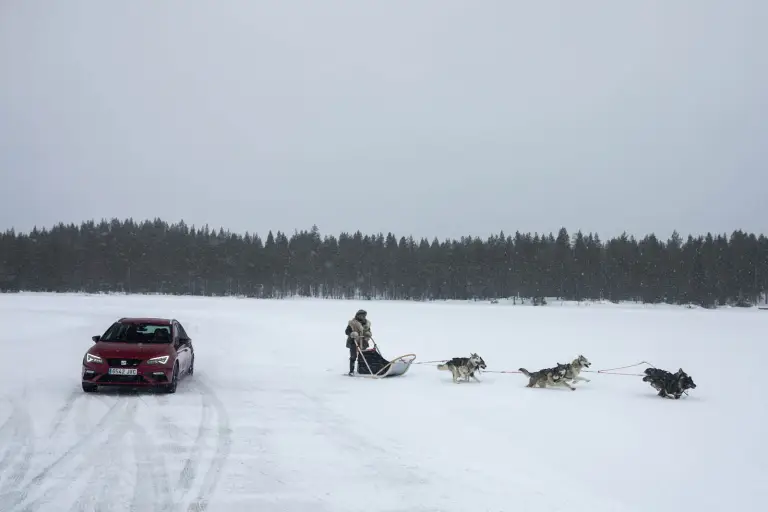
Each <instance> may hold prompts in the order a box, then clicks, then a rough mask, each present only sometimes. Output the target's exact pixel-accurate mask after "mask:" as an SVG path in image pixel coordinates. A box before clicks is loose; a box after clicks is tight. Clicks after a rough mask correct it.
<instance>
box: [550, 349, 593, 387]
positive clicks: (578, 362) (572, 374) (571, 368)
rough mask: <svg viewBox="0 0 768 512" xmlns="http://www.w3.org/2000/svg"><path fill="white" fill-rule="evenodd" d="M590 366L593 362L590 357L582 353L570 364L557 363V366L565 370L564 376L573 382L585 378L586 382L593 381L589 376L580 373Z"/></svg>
mask: <svg viewBox="0 0 768 512" xmlns="http://www.w3.org/2000/svg"><path fill="white" fill-rule="evenodd" d="M590 366H592V363H590V362H589V359H587V358H586V357H584V356H582V355H581V354H579V357H577V358H576V359H574V360H573V361H571V362H570V363H568V364H561V363H557V368H560V369H563V370H565V374H564V375H563V378H564V379H566V380H569V381H571V383H572V384H573V383H574V382H578V381H580V380H583V381H584V382H591V381H590V380H589V379H588V378H586V377H581V376H580V375H579V374H580V373H581V371H582V370H583V369H584V368H589V367H590Z"/></svg>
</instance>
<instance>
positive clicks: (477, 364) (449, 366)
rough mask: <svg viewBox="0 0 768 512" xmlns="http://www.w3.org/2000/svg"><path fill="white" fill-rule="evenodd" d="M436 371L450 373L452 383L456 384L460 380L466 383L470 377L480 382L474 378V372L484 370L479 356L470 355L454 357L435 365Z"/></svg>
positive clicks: (483, 363)
mask: <svg viewBox="0 0 768 512" xmlns="http://www.w3.org/2000/svg"><path fill="white" fill-rule="evenodd" d="M437 369H438V370H448V371H450V372H451V374H452V375H453V382H455V383H456V384H458V383H459V382H460V381H459V379H460V378H463V379H464V380H465V381H467V382H468V381H469V378H470V377H471V378H473V379H475V380H476V381H477V382H480V379H478V378H477V377H476V376H475V372H478V371H479V370H481V369H482V370H485V361H483V358H482V357H480V356H479V355H477V354H475V353H472V354H470V355H469V357H454V358H453V359H451V360H449V361H446V362H445V363H442V364H439V365H437Z"/></svg>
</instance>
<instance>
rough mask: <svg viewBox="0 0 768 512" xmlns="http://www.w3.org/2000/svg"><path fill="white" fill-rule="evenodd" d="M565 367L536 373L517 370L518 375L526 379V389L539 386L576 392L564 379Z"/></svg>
mask: <svg viewBox="0 0 768 512" xmlns="http://www.w3.org/2000/svg"><path fill="white" fill-rule="evenodd" d="M566 366H568V365H562V366H556V367H555V368H544V369H542V370H539V371H537V372H529V371H528V370H526V369H525V368H519V370H520V373H522V374H523V375H525V376H526V377H528V379H529V380H528V385H527V386H526V387H529V388H532V387H534V386H539V387H540V388H545V387H547V386H552V387H566V388H569V389H570V390H571V391H576V388H575V387H573V386H571V385H570V384H568V382H567V379H566V377H565V372H566V368H565V367H566Z"/></svg>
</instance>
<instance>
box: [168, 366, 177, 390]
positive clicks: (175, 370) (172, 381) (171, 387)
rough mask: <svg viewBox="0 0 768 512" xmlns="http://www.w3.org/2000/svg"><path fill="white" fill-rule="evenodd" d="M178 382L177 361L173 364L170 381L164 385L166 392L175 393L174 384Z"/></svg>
mask: <svg viewBox="0 0 768 512" xmlns="http://www.w3.org/2000/svg"><path fill="white" fill-rule="evenodd" d="M178 384H179V363H176V364H175V365H173V376H172V377H171V383H170V384H168V385H167V386H166V387H165V392H166V393H175V392H176V386H178Z"/></svg>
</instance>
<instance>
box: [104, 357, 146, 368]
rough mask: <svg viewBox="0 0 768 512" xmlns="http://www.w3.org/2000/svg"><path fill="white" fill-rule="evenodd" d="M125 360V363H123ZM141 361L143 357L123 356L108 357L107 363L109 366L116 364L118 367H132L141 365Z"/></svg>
mask: <svg viewBox="0 0 768 512" xmlns="http://www.w3.org/2000/svg"><path fill="white" fill-rule="evenodd" d="M123 361H125V364H123ZM140 362H141V359H121V358H111V359H107V364H108V365H109V366H116V367H118V368H131V367H134V366H139V363H140Z"/></svg>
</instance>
